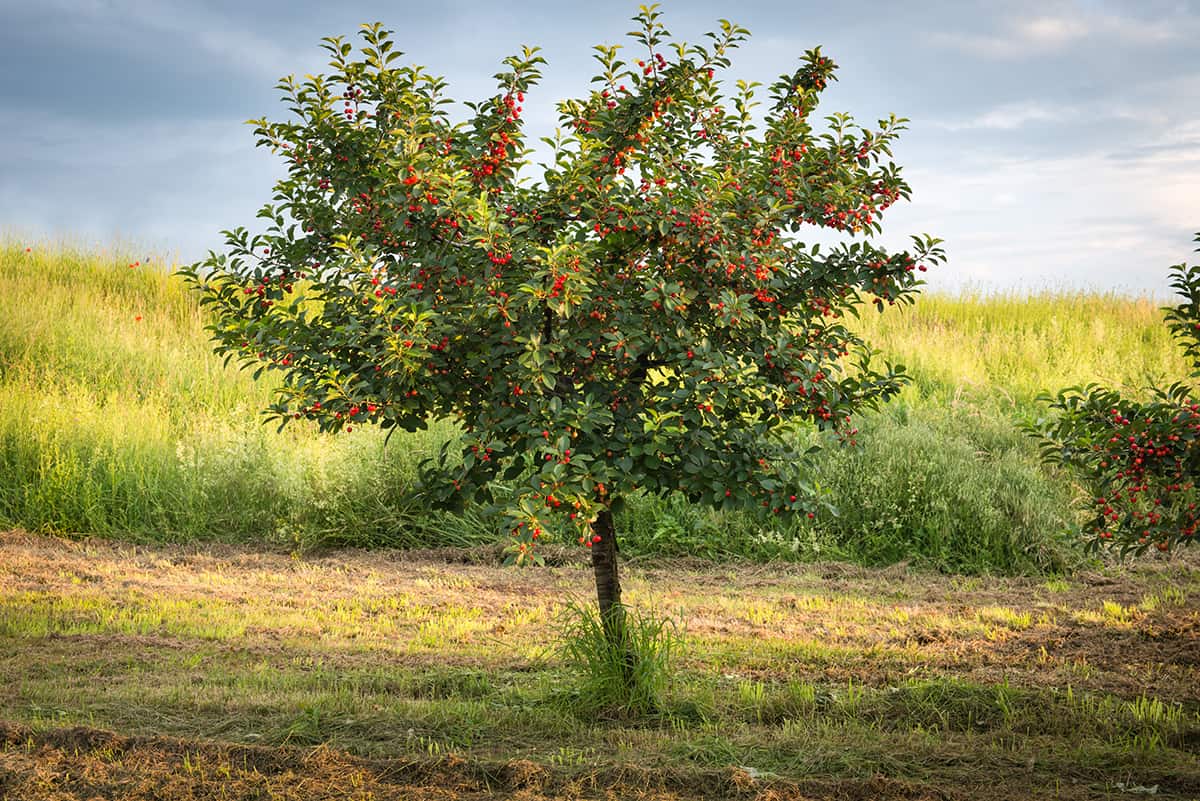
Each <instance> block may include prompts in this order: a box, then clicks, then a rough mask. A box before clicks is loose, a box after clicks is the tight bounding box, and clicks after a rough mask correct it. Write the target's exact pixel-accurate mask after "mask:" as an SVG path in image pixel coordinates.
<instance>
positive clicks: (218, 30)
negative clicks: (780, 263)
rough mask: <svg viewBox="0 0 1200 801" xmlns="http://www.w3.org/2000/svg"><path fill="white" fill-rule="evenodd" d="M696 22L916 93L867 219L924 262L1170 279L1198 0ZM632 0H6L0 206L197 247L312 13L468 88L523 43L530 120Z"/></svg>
mask: <svg viewBox="0 0 1200 801" xmlns="http://www.w3.org/2000/svg"><path fill="white" fill-rule="evenodd" d="M663 10H664V13H665V21H666V23H667V25H668V27H669V28H671V30H672V31H673V33H675V34H676V35H677V36H680V37H682V38H686V39H688V40H690V41H695V40H697V39H698V38H699V36H700V35H701V34H702V33H703V32H704V31H705V30H708V29H710V28H711V27H712V23H713V22H715V20H716V19H717V18H719V17H731V18H733V19H734V20H735V21H737V22H739V23H740V24H743V25H745V26H746V27H748V28H750V29H751V31H752V32H753V33H754V34H755V36H754V37H753V38H752V39H751V41H750V42H749V43H748V44H747V45H746V46H745V47H744V48H743V49H742V50H741V51H740V53H738V54H737V55H736V57H735V66H734V69H733V73H732V77H745V78H750V79H755V80H759V81H763V82H769V81H771V80H772V79H773V78H774V77H775V76H776V75H778V74H779V73H782V72H785V71H788V70H790V69H791V68H793V67H794V66H795V64H796V62H797V59H798V57H799V55H800V54H801V53H802V52H803V51H804V50H805V49H807V48H808V47H812V46H814V45H817V44H822V45H824V49H825V51H826V52H827V53H829V54H830V55H832V56H833V57H834V58H835V60H837V61H838V62H839V63H840V64H841V65H842V69H841V72H840V78H841V80H840V81H839V82H838V83H836V84H834V85H833V86H832V87H831V88H830V90H829V92H828V93H827V99H826V100H825V102H824V103H823V106H822V109H821V110H822V112H825V113H828V112H832V111H838V110H848V111H850V112H852V113H853V114H855V116H856V117H858V118H859V119H861V120H867V121H873V120H875V119H878V118H879V117H881V116H885V115H886V114H888V113H890V112H893V111H894V112H896V113H898V114H901V115H902V116H906V117H909V118H911V123H910V131H909V132H908V133H907V134H906V136H905V137H904V139H903V140H902V141H901V143H900V144H899V145H898V147H897V149H896V155H897V160H898V161H899V162H900V163H901V164H903V165H905V171H906V175H907V176H908V178H909V180H910V182H911V183H912V184H913V187H914V200H913V202H912V203H911V204H908V205H907V206H904V207H898V208H896V209H894V210H893V211H892V213H891V215H890V216H889V218H888V220H887V222H886V230H887V235H886V236H885V237H884V240H885V241H886V242H888V243H891V244H895V245H903V244H904V243H905V241H906V236H907V234H909V233H915V232H921V231H928V232H930V233H934V234H937V235H939V236H942V237H943V238H944V239H946V242H947V250H948V253H949V255H950V257H951V261H950V263H949V264H948V265H947V266H946V267H944V268H943V269H941V270H939V272H938V274H937V275H934V276H933V277H932V278H931V285H932V286H934V287H935V288H936V287H942V288H954V287H956V286H961V285H963V284H964V283H972V284H973V285H976V286H979V285H984V286H996V287H1012V286H1046V285H1049V286H1121V287H1124V288H1128V289H1131V290H1147V289H1148V290H1154V291H1162V290H1163V289H1164V287H1165V274H1166V267H1167V266H1168V265H1170V264H1174V263H1177V262H1179V261H1181V260H1182V259H1184V258H1186V257H1187V256H1188V255H1189V251H1190V239H1191V237H1190V233H1191V232H1192V231H1193V230H1196V229H1200V193H1197V192H1196V191H1195V187H1196V186H1200V110H1198V109H1197V104H1196V103H1195V98H1196V97H1198V96H1200V61H1198V60H1197V59H1196V58H1195V54H1194V42H1195V41H1197V40H1198V39H1200V8H1198V7H1197V6H1196V5H1195V4H1192V3H1184V2H1170V0H1162V2H1158V1H1157V0H1147V2H1144V3H1138V4H1125V5H1117V4H1105V3H1099V2H1091V1H1090V0H1052V1H1051V2H1045V1H1044V0H1038V2H1033V0H1030V2H1015V3H1004V4H995V3H987V2H982V0H979V1H978V2H953V1H952V0H925V1H924V2H919V3H905V4H894V3H882V2H879V3H860V4H853V5H850V4H841V5H834V6H829V5H828V4H818V3H816V2H810V1H809V0H804V1H803V2H791V3H783V2H756V3H743V4H740V5H732V6H731V5H730V4H728V3H719V2H716V1H715V0H696V1H695V2H690V3H686V4H685V3H683V2H681V1H680V0H671V1H670V2H667V3H665V4H664V9H663ZM634 11H635V4H633V3H630V4H629V5H628V6H627V7H626V6H622V5H620V4H618V5H616V6H614V5H613V4H599V3H598V4H592V5H587V6H570V7H568V6H564V5H563V4H561V3H550V2H546V1H544V0H539V1H538V2H527V3H520V4H518V5H517V7H516V8H515V9H514V10H512V11H500V10H498V9H497V7H496V6H495V5H494V4H488V3H483V2H481V1H480V0H454V1H453V2H449V3H444V4H440V5H439V6H438V7H437V8H434V7H431V6H429V5H428V4H425V3H415V2H389V3H382V2H356V3H353V4H336V3H334V4H331V3H317V2H313V0H300V1H299V2H296V1H293V2H284V0H259V1H258V2H255V3H246V2H231V1H230V0H209V2H183V0H159V1H158V2H153V1H152V0H42V2H39V3H36V4H35V3H32V2H14V1H12V0H0V99H2V100H3V103H0V109H2V110H0V226H4V227H7V228H9V229H18V230H22V231H25V232H27V233H28V234H29V235H51V236H63V235H66V236H75V237H81V238H86V239H89V240H92V239H100V240H103V239H104V238H108V237H113V236H121V237H122V238H124V239H127V240H134V241H138V242H142V243H145V244H148V245H152V246H153V247H156V248H159V249H161V250H163V251H166V252H177V253H178V254H179V255H180V257H181V258H183V259H185V260H190V259H194V258H197V257H199V256H200V255H202V253H203V252H204V250H206V249H207V248H210V247H217V246H219V244H220V237H219V234H218V231H219V230H220V229H221V228H226V227H232V226H235V225H252V224H253V223H254V216H253V214H254V210H255V208H256V207H257V206H258V205H259V204H260V203H261V202H263V201H265V200H266V199H268V198H269V195H270V184H271V181H272V180H273V179H274V177H276V176H277V175H279V174H280V172H281V168H280V165H279V164H277V163H275V162H273V161H272V160H271V158H270V156H269V155H268V154H266V153H264V152H260V151H256V150H255V149H254V148H253V142H252V136H251V134H250V131H249V129H247V128H246V126H244V125H242V121H243V120H245V119H247V118H250V117H257V116H261V115H264V114H266V115H268V116H280V115H281V114H282V113H284V112H283V109H282V107H281V106H280V104H279V102H278V99H277V96H276V94H275V92H274V90H273V88H272V87H273V85H274V83H275V80H276V79H277V78H278V77H280V76H281V75H283V74H285V73H291V72H295V73H299V74H303V73H306V72H313V71H320V70H323V69H324V67H325V61H326V56H325V54H324V52H323V51H322V50H321V49H320V47H319V39H320V38H321V37H322V36H327V35H332V34H341V35H348V36H353V34H354V32H355V31H356V30H357V26H358V24H359V23H361V22H364V21H370V20H375V19H381V20H383V21H384V22H385V23H387V24H390V25H391V26H392V27H394V28H396V29H397V34H396V39H397V42H398V46H399V47H400V49H402V50H404V51H405V53H406V60H411V62H415V63H422V64H426V65H428V67H429V68H430V69H431V70H432V71H433V72H434V73H437V74H444V75H446V77H447V78H448V79H449V81H450V84H451V94H452V96H454V97H457V98H461V99H472V98H479V97H483V96H486V95H487V94H489V93H490V92H491V87H492V80H491V75H492V73H494V72H496V71H497V69H498V64H499V61H500V59H501V58H502V57H503V56H504V55H507V54H509V53H511V52H514V51H515V50H516V49H517V48H518V46H519V45H521V44H525V43H528V44H535V45H536V44H540V45H543V46H544V54H545V55H546V57H547V58H548V59H549V61H550V64H549V66H548V67H547V70H546V80H545V82H544V84H543V86H541V87H539V88H538V89H537V90H536V91H535V92H531V93H530V97H529V100H528V102H527V103H526V108H527V119H528V120H529V124H530V133H531V135H532V136H535V137H536V136H540V135H547V134H549V133H551V132H552V130H553V126H554V123H555V119H556V114H555V111H554V102H555V101H556V100H558V99H560V98H562V97H563V96H567V95H576V94H579V93H582V92H585V91H587V89H588V86H589V84H588V78H589V76H590V75H591V72H592V69H593V62H592V58H591V51H590V47H591V46H592V45H593V44H596V43H598V42H619V41H621V40H622V38H623V34H624V32H625V31H627V30H629V28H630V27H631V25H630V23H629V21H628V17H629V16H630V15H631V14H632V13H633V12H634Z"/></svg>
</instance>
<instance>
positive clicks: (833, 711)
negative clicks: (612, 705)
mask: <svg viewBox="0 0 1200 801" xmlns="http://www.w3.org/2000/svg"><path fill="white" fill-rule="evenodd" d="M496 557H497V555H496V553H495V552H494V551H490V550H487V549H485V550H481V551H445V552H421V553H413V552H398V551H387V552H385V551H376V552H361V551H337V552H326V553H321V554H309V555H302V556H300V555H293V554H288V553H281V552H269V551H263V550H254V549H250V548H240V547H232V546H155V547H146V546H133V545H128V544H119V543H113V542H109V541H99V540H87V539H84V540H66V539H60V538H52V537H43V536H37V535H31V534H27V533H23V532H8V533H3V534H0V721H3V724H2V725H0V799H5V801H7V799H13V801H16V799H51V798H53V799H59V798H63V799H68V798H69V799H94V798H101V799H109V798H111V799H117V798H132V799H140V798H147V799H149V798H161V799H217V798H228V799H252V798H253V799H285V798H286V799H290V798H296V799H300V798H306V799H307V798H356V799H390V798H412V799H418V801H420V799H442V798H467V799H496V798H514V799H516V798H521V799H531V800H533V799H543V798H544V799H551V798H552V799H566V798H608V797H612V798H648V799H650V798H652V799H668V798H680V799H683V798H695V797H700V796H705V797H711V798H761V799H768V798H770V799H801V798H855V799H857V798H862V799H867V798H882V799H891V798H897V799H898V798H906V799H917V798H1029V797H1045V798H1056V797H1058V798H1107V797H1113V798H1119V797H1131V796H1130V795H1129V794H1130V793H1144V792H1149V790H1150V788H1156V792H1155V795H1156V797H1159V798H1162V797H1168V798H1200V682H1198V681H1197V679H1198V678H1200V562H1198V561H1197V560H1196V559H1194V558H1193V559H1190V560H1189V559H1182V560H1181V559H1174V560H1170V561H1166V560H1152V561H1150V562H1147V563H1142V564H1140V565H1138V566H1135V567H1119V568H1118V567H1108V568H1104V569H1096V570H1094V571H1092V572H1086V573H1079V574H1075V575H1072V576H1068V577H1062V578H1045V577H1041V578H993V577H962V576H957V577H955V576H943V575H938V574H930V573H923V572H915V571H910V570H908V569H907V568H905V567H904V566H898V567H894V568H891V569H888V570H882V571H879V570H867V569H863V568H856V567H851V566H846V565H840V564H817V565H813V564H808V565H795V564H778V565H776V564H772V565H752V564H713V563H711V562H702V561H699V560H696V561H689V560H681V561H675V562H671V563H665V562H661V561H658V562H653V563H645V564H639V563H635V564H632V565H627V566H626V567H625V584H626V597H625V600H626V601H627V602H628V603H630V604H631V605H632V606H633V607H635V608H637V609H640V610H654V611H655V612H656V613H657V614H659V615H666V616H669V617H670V618H672V619H673V620H675V621H677V623H678V628H677V629H676V634H675V637H676V640H677V643H676V644H677V648H676V651H677V654H678V655H677V663H676V674H677V676H678V680H677V681H676V683H675V685H674V686H672V687H671V688H670V689H669V692H668V696H667V700H666V702H665V704H664V707H663V711H662V714H660V715H658V716H655V717H654V718H653V719H652V720H645V719H640V720H635V719H626V718H621V717H609V716H605V715H603V714H599V715H597V714H593V713H590V712H589V713H581V712H580V710H579V709H578V708H577V702H578V698H577V697H576V696H575V695H573V692H574V690H573V688H574V687H575V686H576V684H577V683H576V682H575V681H574V677H573V674H572V672H571V668H570V667H569V666H567V665H564V664H563V662H562V660H561V658H560V656H559V655H558V653H557V652H556V651H555V650H554V648H553V642H554V640H555V632H556V630H557V626H558V625H559V621H561V620H562V614H563V611H562V610H563V608H564V604H565V603H566V602H567V601H568V600H570V599H571V598H575V599H577V600H580V601H584V602H586V601H587V600H588V597H589V596H588V593H589V591H590V573H589V571H588V570H587V568H586V565H585V564H584V562H583V561H582V559H579V558H578V556H575V557H572V556H570V555H569V553H566V554H564V556H563V558H562V560H561V561H562V563H561V564H559V565H557V566H554V567H548V568H541V569H525V570H519V569H511V568H502V567H499V566H498V565H497V561H498V560H497V558H496ZM1133 797H1136V796H1133Z"/></svg>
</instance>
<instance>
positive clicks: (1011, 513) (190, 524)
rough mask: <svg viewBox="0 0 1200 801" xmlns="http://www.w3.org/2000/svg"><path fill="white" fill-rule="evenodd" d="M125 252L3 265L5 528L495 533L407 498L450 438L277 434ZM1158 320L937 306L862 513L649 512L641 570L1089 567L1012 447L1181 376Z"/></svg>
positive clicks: (879, 331) (1140, 312)
mask: <svg viewBox="0 0 1200 801" xmlns="http://www.w3.org/2000/svg"><path fill="white" fill-rule="evenodd" d="M133 262H134V259H133V258H132V257H127V256H125V255H123V254H121V253H96V252H90V253H84V252H78V251H74V250H71V249H68V248H60V249H50V250H45V249H42V248H37V249H34V250H32V251H28V252H27V251H26V249H25V248H24V247H23V246H21V245H18V244H15V243H11V242H10V243H6V244H2V245H0V526H10V527H11V526H20V527H24V528H27V529H30V530H41V531H59V532H87V533H94V534H101V535H106V536H114V537H122V538H131V539H135V540H145V541H184V540H193V539H207V540H224V541H254V540H268V541H272V542H282V543H294V544H300V545H311V544H332V543H343V544H361V545H379V544H387V545H399V546H415V545H444V544H449V545H468V544H475V543H484V542H490V541H491V540H492V539H493V535H492V533H491V531H490V529H489V527H488V526H487V525H486V523H485V522H484V521H482V520H480V519H479V517H478V515H468V516H466V517H452V516H449V515H442V514H431V513H429V512H428V511H426V510H424V509H422V508H420V507H418V506H417V505H415V504H414V502H413V501H412V499H411V497H410V496H409V488H410V487H411V484H412V480H413V477H414V475H415V467H416V464H417V463H418V462H419V460H420V459H421V458H423V456H424V455H426V454H427V453H429V452H431V451H432V450H433V449H435V448H436V447H437V446H438V445H439V444H440V443H441V442H442V441H443V440H444V439H445V438H447V437H450V436H453V430H452V429H451V428H450V427H448V426H444V425H442V426H435V427H434V428H432V429H431V430H430V431H427V432H421V433H418V434H415V435H409V436H406V437H404V438H403V439H401V437H400V436H399V435H397V436H396V437H394V438H393V440H392V442H391V444H390V445H389V446H387V447H386V448H385V447H384V443H383V437H382V436H381V435H380V433H379V432H376V431H371V430H356V431H355V432H354V433H353V434H349V435H346V434H342V435H337V436H329V435H322V434H319V433H318V432H316V431H314V430H312V429H311V428H306V427H304V426H303V425H297V426H296V427H294V428H289V429H288V430H286V431H284V432H283V433H282V434H276V433H275V430H274V428H272V427H264V426H262V425H261V424H260V423H259V420H258V416H257V411H258V410H259V409H260V408H262V406H263V405H264V402H265V400H266V399H267V398H268V396H269V394H270V384H269V383H267V382H260V383H255V382H253V381H251V380H250V378H249V376H248V375H247V374H244V373H239V372H237V371H236V370H233V369H226V368H224V367H223V366H222V364H221V363H220V361H219V360H218V359H216V358H215V357H214V356H212V355H211V353H210V352H209V347H208V344H207V340H206V337H205V334H204V331H203V327H204V320H203V316H202V314H201V313H200V311H199V310H198V308H197V306H196V304H195V303H194V302H193V300H192V299H191V298H190V297H189V296H188V295H187V293H186V292H185V290H184V287H183V285H182V283H181V282H180V281H179V280H177V279H176V278H174V277H172V276H171V275H170V274H169V272H168V271H167V270H166V269H165V268H164V267H163V265H159V264H141V263H138V264H135V265H134V266H130V265H131V264H132V263H133ZM1160 321H1161V317H1160V314H1159V312H1158V309H1157V305H1156V304H1154V303H1151V302H1148V301H1144V300H1127V299H1122V298H1117V297H1111V296H1094V295H1045V296H1037V297H1033V298H1024V297H1017V296H1006V297H987V298H984V297H966V298H950V297H937V296H932V297H927V298H924V299H922V300H921V301H920V302H919V303H918V305H917V306H916V307H915V308H911V309H907V310H903V311H889V312H888V313H886V314H884V315H876V314H874V313H873V312H870V313H867V314H866V315H864V319H863V321H862V323H861V325H862V326H863V328H864V330H865V331H866V333H867V334H868V336H869V338H870V339H871V340H872V341H873V342H874V343H875V344H876V345H877V346H878V347H879V348H880V349H881V351H882V352H883V354H884V355H885V356H886V357H888V358H891V359H893V360H895V361H900V362H901V363H904V364H906V365H908V366H909V368H910V372H911V373H912V374H913V376H914V379H915V380H914V382H913V385H912V386H911V387H909V388H908V389H907V390H906V391H905V393H904V394H903V395H902V397H901V398H900V399H899V401H897V402H895V403H893V404H891V405H890V406H889V407H888V408H887V409H886V410H884V411H883V412H881V413H879V414H876V415H869V416H867V417H865V418H864V420H863V421H862V424H861V427H862V428H863V430H864V437H863V438H862V439H863V443H864V444H863V446H862V447H860V448H858V449H854V450H842V449H836V448H834V449H829V450H827V451H825V452H824V453H823V454H822V455H821V456H820V457H819V460H818V463H817V469H818V473H819V476H820V479H821V483H822V484H823V485H824V486H827V487H828V488H829V489H830V491H831V492H832V495H833V500H834V502H835V503H837V505H838V506H839V507H840V508H841V510H842V514H841V516H840V517H838V518H837V519H834V520H828V521H823V522H821V524H820V525H818V526H816V527H807V526H800V525H783V524H779V523H776V522H773V521H761V520H756V519H753V518H751V517H747V516H744V515H735V514H718V513H710V512H705V511H700V510H697V509H695V508H694V507H691V506H690V505H688V504H686V503H683V502H680V501H675V500H671V499H668V500H665V501H664V500H659V499H636V500H635V502H634V503H632V504H631V505H630V509H629V512H628V513H627V514H626V518H625V520H623V521H622V523H623V524H624V527H625V529H626V531H627V532H628V533H627V536H626V543H627V544H626V545H625V546H624V547H625V551H626V553H627V554H628V555H631V556H637V555H645V554H663V553H670V554H699V555H708V556H719V555H721V554H723V553H735V554H740V555H743V556H749V557H756V558H770V557H786V558H811V557H814V556H819V557H836V558H845V559H851V560H856V561H860V562H864V563H874V564H880V563H888V562H892V561H896V560H900V559H915V560H917V561H921V562H925V563H928V564H930V565H932V566H935V567H939V568H942V569H946V570H958V571H967V572H979V571H1001V572H1013V571H1018V572H1019V571H1030V570H1039V569H1048V568H1049V569H1054V568H1057V567H1061V566H1062V565H1063V564H1064V560H1069V559H1070V558H1071V556H1070V553H1069V551H1068V550H1066V549H1064V547H1063V544H1062V541H1061V538H1060V537H1059V534H1060V532H1062V531H1063V530H1064V529H1065V528H1066V526H1067V524H1068V523H1069V517H1070V515H1069V513H1068V505H1069V502H1070V499H1071V497H1072V493H1073V489H1072V486H1071V484H1070V483H1069V481H1067V480H1066V478H1065V477H1063V476H1059V475H1052V474H1050V473H1048V472H1047V471H1046V470H1045V469H1044V468H1043V467H1042V466H1041V465H1040V464H1039V463H1038V462H1037V459H1036V454H1035V451H1034V449H1033V447H1032V444H1031V443H1030V442H1027V441H1026V440H1025V438H1024V437H1023V436H1022V435H1021V434H1019V433H1018V432H1017V431H1016V430H1015V428H1014V427H1013V419H1014V417H1015V416H1016V415H1020V414H1024V413H1028V411H1029V410H1030V409H1031V408H1032V407H1031V401H1032V398H1033V397H1034V396H1035V395H1036V393H1037V392H1038V391H1039V390H1041V389H1043V388H1049V387H1058V386H1061V385H1063V384H1069V383H1078V382H1084V381H1089V380H1103V381H1106V382H1110V383H1117V384H1140V383H1143V381H1144V378H1145V375H1146V374H1147V373H1150V374H1168V375H1184V374H1185V366H1184V364H1183V363H1182V361H1181V360H1180V359H1179V358H1178V356H1177V354H1176V353H1175V351H1174V349H1173V348H1172V346H1171V343H1170V339H1169V336H1168V334H1167V332H1166V329H1165V327H1164V326H1162V325H1161V322H1160Z"/></svg>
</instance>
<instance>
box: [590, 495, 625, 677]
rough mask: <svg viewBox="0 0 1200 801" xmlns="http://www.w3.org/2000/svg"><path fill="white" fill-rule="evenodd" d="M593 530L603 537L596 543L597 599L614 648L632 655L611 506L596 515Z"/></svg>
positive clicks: (601, 617)
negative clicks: (628, 638) (623, 603)
mask: <svg viewBox="0 0 1200 801" xmlns="http://www.w3.org/2000/svg"><path fill="white" fill-rule="evenodd" d="M592 532H593V533H594V534H595V535H597V536H599V537H600V541H599V542H595V543H593V544H592V575H593V576H594V577H595V579H596V601H597V603H598V604H599V605H600V621H601V622H602V623H603V624H604V636H605V638H606V639H607V640H608V644H609V645H610V646H611V647H612V648H613V649H614V650H620V651H625V652H626V655H627V656H629V654H628V642H627V641H626V638H625V607H624V606H622V605H621V580H620V577H619V576H618V575H617V529H616V526H615V525H613V518H612V511H611V510H610V509H608V508H605V509H602V510H601V511H600V514H599V515H597V516H596V521H595V522H594V523H592ZM627 661H628V660H627Z"/></svg>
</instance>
